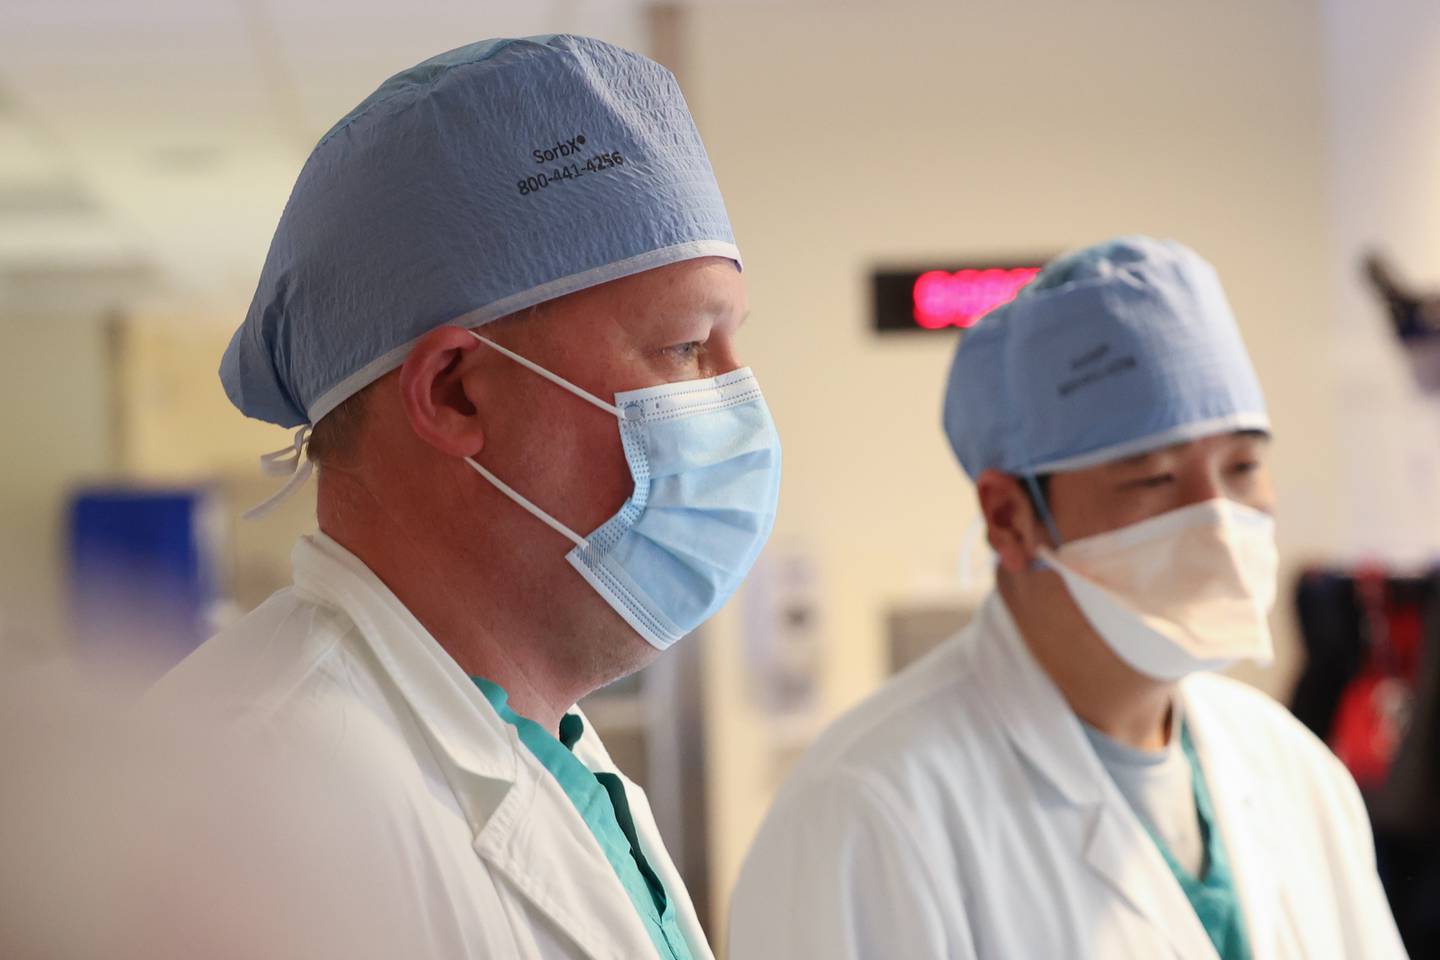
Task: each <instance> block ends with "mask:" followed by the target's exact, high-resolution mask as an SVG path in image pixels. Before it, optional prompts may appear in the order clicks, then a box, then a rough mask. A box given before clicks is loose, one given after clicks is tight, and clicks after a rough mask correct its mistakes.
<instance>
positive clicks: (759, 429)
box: [465, 330, 780, 650]
mask: <svg viewBox="0 0 1440 960" xmlns="http://www.w3.org/2000/svg"><path fill="white" fill-rule="evenodd" d="M470 335H471V336H473V337H474V338H475V339H477V340H479V341H480V342H481V343H484V344H486V345H487V346H490V347H492V348H493V349H495V350H497V351H498V352H500V353H502V354H504V355H505V356H507V357H509V358H510V359H511V360H514V361H515V362H516V363H519V364H521V365H523V366H525V367H526V368H528V369H529V370H531V371H533V372H534V373H536V374H538V375H539V376H542V377H544V378H545V379H547V380H549V381H550V382H551V383H554V384H555V385H557V386H559V387H562V388H564V389H566V390H568V391H570V392H571V393H573V394H575V395H576V396H577V397H580V398H581V399H582V400H585V401H586V402H588V403H591V404H594V405H595V406H597V407H599V408H600V409H602V410H605V411H606V412H608V413H610V414H612V415H613V416H614V417H615V418H616V422H617V424H618V425H619V430H620V440H621V443H622V444H623V446H624V449H625V460H626V462H627V463H628V464H629V466H630V475H631V477H632V478H633V479H634V481H635V492H634V493H632V494H631V495H630V498H629V499H628V500H626V501H625V504H624V506H622V507H621V508H620V512H619V513H617V514H615V516H613V517H611V518H610V519H609V520H607V521H606V522H605V523H604V524H602V525H601V526H600V528H599V529H597V530H595V531H594V532H593V533H591V534H590V535H589V536H585V537H582V536H580V535H579V534H577V533H575V532H574V531H573V530H571V529H570V528H569V527H567V526H565V525H564V524H563V523H561V522H560V521H558V520H556V519H555V518H554V517H552V516H551V515H550V514H548V513H546V512H545V511H544V510H542V509H540V507H538V506H536V505H535V504H534V503H532V502H531V501H530V500H528V499H526V498H525V497H524V496H523V495H521V494H520V493H519V492H518V491H517V490H515V489H514V488H513V487H511V486H509V485H508V484H506V483H505V482H504V481H502V480H501V479H500V478H499V477H497V476H495V474H493V473H492V472H490V471H489V470H487V469H486V468H485V467H483V466H481V465H480V464H479V463H477V462H475V460H473V459H472V458H470V457H466V458H465V462H466V463H468V464H469V465H470V466H471V467H472V468H474V469H475V471H476V472H477V473H479V474H480V475H481V476H482V477H484V478H485V479H486V480H488V481H490V483H492V484H493V485H494V486H495V487H496V489H498V490H499V491H500V492H501V493H503V494H505V495H506V496H507V497H509V498H510V499H511V500H513V501H514V502H515V503H517V504H518V505H520V506H521V507H523V508H524V509H525V510H527V511H529V512H530V513H531V514H533V515H534V516H535V517H536V518H538V519H539V520H541V521H542V522H544V523H545V524H547V525H548V526H549V527H550V528H551V529H553V530H555V531H557V532H559V533H560V534H562V535H564V536H565V537H567V538H569V540H570V541H571V542H572V543H574V544H575V548H574V549H573V550H571V551H570V553H569V554H567V555H566V559H567V560H568V561H569V562H570V565H571V566H573V567H574V568H575V569H576V570H578V571H579V572H580V575H581V576H582V577H584V578H585V579H586V581H587V582H588V583H589V584H590V585H591V586H592V587H594V588H595V591H596V592H597V593H599V594H600V596H601V597H603V598H604V599H605V601H606V602H607V603H609V604H610V606H611V607H613V608H614V609H615V612H617V613H619V614H620V616H622V617H624V618H625V621H626V622H627V623H629V624H630V626H632V627H633V628H635V630H636V632H637V633H639V634H640V636H642V637H644V638H645V639H646V640H647V641H648V642H649V643H650V644H651V645H652V646H654V647H655V648H656V649H659V650H664V649H666V648H668V647H669V646H671V645H672V644H673V643H675V641H677V640H679V639H680V638H681V637H683V636H685V635H686V634H687V633H690V632H691V631H692V630H694V629H695V628H696V627H698V626H700V624H702V623H704V622H705V621H706V620H707V619H709V618H710V617H711V616H712V615H713V614H714V613H715V612H716V611H717V610H719V609H720V607H721V606H723V605H724V603H725V601H726V600H728V599H730V597H731V596H732V595H734V593H735V591H736V590H737V589H739V587H740V583H741V581H743V580H744V579H745V575H746V574H747V573H749V572H750V568H751V567H752V566H753V565H754V563H755V560H756V558H757V557H758V556H759V555H760V550H761V548H763V547H764V546H765V541H766V540H767V539H768V538H769V536H770V530H771V528H772V527H773V526H774V524H775V506H776V503H777V502H778V500H779V498H780V437H779V435H778V434H777V433H776V430H775V422H774V421H773V420H772V419H771V417H770V408H769V407H767V406H766V405H765V398H764V397H763V396H762V395H761V393H760V385H759V383H758V382H757V381H756V379H755V375H754V374H753V373H751V372H750V370H749V369H741V370H736V371H734V372H732V373H727V374H724V375H722V376H719V377H712V378H710V379H707V380H686V381H682V382H680V383H667V384H661V385H660V386H657V387H648V388H646V389H643V390H628V391H625V392H623V393H617V394H616V395H615V402H614V403H613V404H611V403H607V402H605V401H604V400H601V399H600V398H599V397H596V396H595V395H594V394H592V393H589V392H588V391H586V390H584V389H582V388H580V387H577V386H576V385H575V384H573V383H570V382H569V381H568V380H565V379H564V378H562V377H559V376H557V375H556V374H553V373H551V372H550V371H549V370H546V369H545V368H543V367H541V366H539V365H538V364H536V363H534V362H532V361H530V360H527V359H526V358H524V357H522V356H520V355H519V354H517V353H514V352H513V351H511V350H508V349H506V348H505V347H502V346H500V345H499V344H498V343H495V342H494V341H491V340H489V339H487V338H485V337H482V336H480V334H478V333H475V332H474V331H473V330H472V331H470Z"/></svg>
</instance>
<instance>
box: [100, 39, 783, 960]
mask: <svg viewBox="0 0 1440 960" xmlns="http://www.w3.org/2000/svg"><path fill="white" fill-rule="evenodd" d="M739 268H740V261H739V252H738V250H737V248H736V246H735V243H734V238H733V237H732V235H731V230H730V225H729V221H728V219H727V217H726V215H725V209H724V205H723V203H722V201H721V198H720V193H719V188H718V186H717V185H716V182H715V178H714V175H713V173H712V171H711V169H710V165H709V161H708V159H707V157H706V154H705V150H704V147H703V146H702V144H701V142H700V139H699V136H698V134H697V132H696V130H695V127H694V124H693V122H692V120H691V117H690V113H689V110H688V109H687V107H686V104H685V101H684V98H683V97H682V96H681V94H680V91H679V88H678V87H677V85H676V83H675V80H674V78H673V77H672V76H671V75H670V73H669V71H667V70H665V69H664V68H663V67H661V66H660V65H658V64H656V63H654V62H652V61H650V60H648V59H646V58H644V57H642V56H639V55H637V54H634V53H631V52H629V51H626V50H621V49H619V48H616V47H614V46H611V45H609V44H606V43H602V42H600V41H597V40H592V39H589V38H585V37H573V36H549V37H535V38H529V39H523V40H508V39H507V40H492V41H485V42H482V43H476V44H472V45H470V46H467V47H462V48H460V49H457V50H453V51H450V52H449V53H446V54H442V55H440V56H438V57H435V58H432V59H431V60H428V61H426V62H424V63H422V64H419V65H417V66H416V67H414V68H412V69H410V70H407V71H405V72H404V73H402V74H399V75H397V76H396V77H393V78H391V79H390V80H389V81H387V82H386V83H385V84H384V85H382V86H381V87H380V89H379V90H377V91H376V92H375V93H374V94H373V95H372V96H371V97H369V98H367V99H366V100H365V101H364V102H362V103H361V104H360V105H359V106H358V107H356V109H355V110H353V111H352V112H351V113H350V114H349V115H347V116H346V117H345V118H343V119H342V120H341V121H340V122H339V123H337V124H336V126H335V127H334V128H333V129H332V130H331V132H330V133H328V134H327V135H326V136H325V137H324V138H323V139H322V140H321V141H320V143H319V145H318V146H317V147H316V148H315V151H314V153H313V154H312V155H311V157H310V160H309V162H307V164H306V165H305V168H304V170H303V171H302V172H301V175H300V179H299V181H298V182H297V184H296V186H295V189H294V192H293V194H292V195H291V198H290V202H289V204H288V205H287V207H286V209H285V213H284V215H283V217H282V219H281V221H280V225H279V228H278V229H277V231H276V235H275V239H274V241H273V243H272V245H271V248H270V254H269V257H268V258H267V260H266V264H265V268H264V270H263V272H262V274H261V278H260V283H259V286H258V289H257V292H256V295H255V299H254V302H253V304H252V306H251V309H250V312H249V315H248V316H247V317H246V319H245V322H244V324H243V325H242V326H241V327H240V329H239V330H238V331H237V333H236V334H235V336H234V339H233V340H232V341H231V344H230V348H229V349H228V350H227V351H226V354H225V357H224V360H223V361H222V365H221V379H222V381H223V383H224V386H225V389H226V392H227V393H228V394H229V396H230V398H231V400H232V401H233V402H234V403H235V405H236V406H237V407H238V408H239V409H240V410H241V412H243V413H244V414H246V415H247V416H251V417H255V418H258V419H261V420H266V421H269V422H272V423H276V424H279V425H281V426H286V427H290V428H295V427H299V428H300V430H299V433H298V434H297V435H296V438H295V446H294V448H293V450H289V451H281V452H280V453H278V454H272V455H269V456H268V457H267V458H266V460H267V463H268V464H269V465H270V466H272V467H279V468H281V469H282V471H284V472H291V473H292V474H293V477H294V479H293V480H292V482H291V483H289V484H287V485H286V488H287V491H288V490H290V489H293V487H294V486H295V485H296V484H298V483H299V482H303V480H304V478H305V476H306V475H307V474H308V473H309V471H310V463H311V461H314V462H316V463H318V464H319V492H318V520H319V527H320V529H319V531H317V532H315V533H314V534H312V535H310V536H305V537H302V538H301V539H300V541H299V543H298V545H297V546H296V548H295V552H294V568H295V584H294V587H293V588H291V589H286V590H282V591H281V592H279V593H277V594H276V595H275V596H273V597H272V598H271V599H270V600H268V601H267V602H265V603H264V604H262V605H261V606H260V607H259V608H257V609H256V610H255V611H253V612H252V613H250V614H249V615H248V616H246V617H245V618H244V619H242V620H240V621H239V622H238V623H237V624H235V625H234V626H232V627H230V628H229V629H227V630H225V631H223V632H222V633H221V634H219V635H218V636H216V637H215V638H214V639H212V640H210V641H209V642H207V643H206V644H204V645H203V646H202V647H201V648H200V649H199V650H198V651H197V652H195V653H194V654H193V655H192V656H191V657H190V658H189V659H187V660H186V661H185V662H184V663H182V664H181V665H180V666H179V667H178V668H176V670H175V671H174V672H173V673H172V674H171V675H170V676H169V677H167V678H166V679H165V680H164V681H162V684H161V688H160V689H159V690H158V691H157V692H156V694H155V697H154V702H155V705H156V709H157V710H159V711H161V712H162V713H163V714H164V715H166V716H168V717H171V718H173V721H172V723H171V726H172V727H184V726H187V725H191V724H195V723H201V724H203V725H204V726H203V727H202V729H203V730H204V732H205V734H206V737H207V739H206V740H205V741H204V742H203V744H202V746H203V747H204V749H205V750H206V751H207V752H208V753H210V754H212V755H213V756H210V757H203V758H199V759H198V760H197V761H196V762H197V763H198V764H200V770H201V771H203V776H201V775H199V774H196V773H195V772H194V771H193V770H192V771H188V776H185V777H180V776H176V777H175V781H176V782H177V783H179V784H180V787H177V788H171V787H169V786H166V787H165V788H164V791H163V793H164V795H163V796H161V797H158V798H156V803H158V804H160V805H162V806H163V808H164V809H165V810H166V811H167V813H166V816H167V817H169V818H170V819H167V820H162V821H160V822H158V824H157V826H158V827H159V829H160V832H161V833H162V837H161V841H163V842H165V843H166V844H167V845H168V846H172V847H173V845H174V843H173V838H174V837H181V838H184V839H185V840H186V841H188V842H187V843H186V844H185V845H184V847H183V848H182V849H179V850H174V849H169V850H166V851H165V852H164V855H163V857H160V858H154V857H152V858H150V860H149V862H148V863H147V868H148V869H144V870H141V869H136V870H132V875H133V876H134V877H135V878H136V880H135V886H137V887H139V888H140V889H141V891H142V892H143V894H144V896H145V897H146V898H147V904H148V906H147V908H146V912H148V913H150V914H152V915H153V917H154V919H156V920H157V921H158V922H156V923H151V924H148V925H145V924H142V925H141V926H142V928H143V929H142V930H141V932H140V936H138V937H134V938H126V942H127V943H140V944H143V945H142V946H140V947H138V948H137V949H138V950H140V952H141V953H142V955H144V956H147V957H157V956H163V957H171V956H176V957H178V956H185V957H202V956H203V957H229V956H235V957H276V958H279V957H336V958H344V960H355V958H358V957H376V958H380V957H384V958H399V957H406V958H417V957H433V958H447V960H448V958H461V957H473V958H492V957H493V958H496V960H500V958H505V960H509V958H519V957H525V958H541V957H544V958H559V957H564V958H581V957H589V958H597V960H598V958H620V957H624V958H627V960H628V958H639V957H660V958H662V960H700V958H704V957H707V956H709V954H710V951H709V948H708V946H707V945H706V939H705V935H704V932H703V931H702V930H701V929H700V925H699V923H698V921H697V918H696V913H695V911H694V909H693V907H692V905H691V903H690V900H689V898H688V896H687V895H686V892H685V888H684V886H683V884H682V883H681V881H680V878H679V876H678V874H677V872H676V870H675V868H674V866H673V865H672V864H671V862H670V859H669V857H668V856H667V855H666V852H665V847H664V844H663V843H662V841H661V838H660V836H659V833H658V831H657V829H656V826H655V823H654V819H653V817H652V816H651V815H650V812H649V807H648V804H647V803H646V799H645V795H644V793H643V792H642V791H641V790H640V789H639V787H637V786H636V785H635V784H634V783H631V782H630V781H628V780H627V779H626V778H625V777H624V776H623V774H622V773H621V772H620V771H618V770H617V769H616V768H615V765H614V764H613V763H612V762H611V760H610V759H609V757H608V756H607V754H606V752H605V749H604V747H603V745H602V744H601V743H600V742H599V740H598V739H597V738H596V735H595V733H594V731H593V730H590V729H589V728H588V726H587V724H586V723H585V720H584V718H583V715H581V714H580V713H579V712H578V711H577V710H575V709H574V704H575V703H576V701H577V700H579V699H580V698H582V697H584V696H585V695H586V694H588V693H590V692H592V691H594V690H596V689H597V688H599V687H601V686H604V685H605V684H607V683H610V682H612V681H614V680H616V679H617V678H620V677H623V676H625V675H627V674H630V673H632V672H634V671H635V670H638V669H640V668H641V667H643V666H644V665H646V664H647V663H650V662H651V661H652V660H653V659H654V658H655V657H657V656H659V654H660V653H661V652H662V651H663V650H665V649H666V648H667V647H669V646H670V645H671V644H673V643H676V642H678V641H680V640H681V639H682V638H683V637H684V636H685V635H686V634H688V633H690V632H691V631H693V630H694V629H695V628H696V627H698V626H699V625H700V624H701V623H702V622H704V621H705V620H706V619H707V618H708V617H709V616H710V615H711V614H713V613H714V612H715V611H716V610H717V609H718V608H719V607H720V605H722V604H723V603H724V602H725V601H726V599H727V598H728V597H729V596H730V595H731V594H732V593H733V592H734V591H735V589H736V588H737V587H738V586H739V584H740V582H741V580H742V579H743V578H744V576H745V574H746V573H747V571H748V570H749V568H750V566H751V565H752V563H753V562H754V560H755V558H756V556H757V555H758V554H759V552H760V550H761V548H762V547H763V545H764V542H765V540H766V537H767V536H768V534H769V532H770V529H771V526H772V524H773V521H774V512H775V506H776V501H777V498H778V494H779V470H780V450H779V441H778V438H777V436H776V433H775V428H774V423H773V421H772V420H771V417H770V413H769V410H768V409H767V407H766V405H765V401H764V399H763V397H762V395H761V393H760V389H759V386H758V384H757V382H756V379H755V377H754V376H753V375H752V374H751V372H750V371H749V370H748V369H745V368H742V367H741V366H740V363H739V360H738V359H737V347H736V335H737V332H738V330H739V328H740V325H741V324H742V323H743V322H744V319H745V315H746V313H747V309H748V306H747V300H746V294H745V285H744V282H743V280H742V278H741V274H740V269H739ZM312 428H313V433H312ZM217 721H224V722H217ZM212 734H213V735H214V737H215V738H217V739H214V740H211V739H208V738H209V737H210V735H212ZM171 794H178V796H179V799H178V800H177V799H176V797H174V796H171ZM157 860H159V861H161V862H159V863H158V865H157V862H156V861H157ZM175 864H179V865H181V866H182V867H183V868H184V869H183V871H182V873H181V874H180V876H179V878H178V879H179V881H180V882H179V883H176V882H175V881H176V880H177V876H176V874H175V873H174V872H173V871H167V869H166V868H168V867H172V866H173V865H175ZM156 877H159V878H160V881H157V880H156V879H155V878H156ZM166 881H168V882H166ZM151 941H154V942H155V943H157V944H158V945H150V942H151ZM117 949H118V945H117ZM110 955H113V954H110Z"/></svg>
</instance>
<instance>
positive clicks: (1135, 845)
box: [976, 594, 1216, 960]
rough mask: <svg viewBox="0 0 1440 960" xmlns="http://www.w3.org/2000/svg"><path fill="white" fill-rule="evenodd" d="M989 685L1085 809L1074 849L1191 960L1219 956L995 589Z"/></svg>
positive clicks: (1026, 742)
mask: <svg viewBox="0 0 1440 960" xmlns="http://www.w3.org/2000/svg"><path fill="white" fill-rule="evenodd" d="M980 616H981V618H982V619H981V624H982V627H981V643H980V648H979V649H978V650H977V654H976V655H977V657H978V662H979V666H980V669H981V671H982V672H983V673H984V675H985V677H986V683H985V684H983V688H984V689H986V690H988V691H991V695H990V698H991V702H992V704H993V706H994V709H995V710H996V712H997V713H998V714H999V715H1000V717H1001V721H1002V723H1003V725H1004V727H1005V729H1006V731H1007V733H1008V734H1009V737H1010V739H1011V741H1012V742H1013V743H1014V745H1015V747H1016V748H1017V749H1018V750H1019V751H1020V752H1021V753H1022V754H1023V755H1024V756H1025V757H1026V758H1027V759H1028V760H1029V762H1030V764H1031V765H1032V766H1033V768H1034V769H1035V770H1036V771H1038V772H1039V773H1040V774H1041V775H1042V776H1044V777H1045V778H1046V779H1047V780H1048V781H1050V783H1051V784H1052V785H1053V786H1054V787H1055V788H1056V790H1058V791H1059V793H1060V794H1061V796H1063V797H1064V798H1065V800H1066V802H1068V803H1069V804H1071V805H1072V806H1075V807H1079V808H1081V809H1084V810H1087V811H1088V812H1089V813H1090V816H1089V817H1087V818H1085V820H1084V822H1085V823H1086V824H1087V827H1086V829H1087V831H1088V832H1086V833H1084V834H1083V835H1080V836H1077V837H1075V854H1076V857H1077V858H1078V859H1082V860H1084V861H1085V863H1086V864H1087V865H1088V866H1089V868H1090V869H1092V870H1093V871H1094V872H1095V874H1096V875H1097V877H1098V878H1099V879H1100V880H1102V881H1103V882H1104V883H1105V884H1106V885H1107V886H1108V887H1109V888H1110V889H1111V890H1112V891H1113V892H1114V893H1115V894H1116V895H1117V896H1118V897H1120V898H1121V899H1123V900H1124V901H1125V902H1126V903H1127V904H1129V906H1130V908H1131V909H1133V910H1134V911H1135V913H1136V914H1138V915H1139V916H1140V917H1141V918H1143V919H1144V920H1145V921H1147V922H1148V923H1149V924H1150V925H1151V926H1153V927H1154V928H1156V929H1157V930H1158V931H1159V932H1160V933H1161V934H1162V935H1163V936H1164V938H1165V939H1167V940H1168V941H1169V943H1170V945H1171V947H1172V948H1173V949H1174V951H1175V954H1176V956H1179V957H1183V958H1186V960H1192V958H1193V960H1216V953H1215V947H1214V945H1213V944H1212V943H1211V942H1210V938H1209V936H1208V935H1207V934H1206V933H1205V928H1204V926H1203V925H1202V924H1201V923H1200V920H1199V918H1198V917H1197V916H1196V915H1195V911H1194V908H1192V907H1191V905H1190V901H1189V899H1188V898H1187V897H1186V896H1185V892H1184V890H1182V889H1181V887H1180V885H1179V883H1177V882H1176V880H1175V877H1174V876H1173V875H1172V874H1171V872H1170V868H1169V866H1168V865H1167V864H1166V863H1165V858H1164V857H1163V856H1162V855H1161V853H1160V851H1159V850H1158V849H1157V848H1156V846H1155V843H1154V841H1153V840H1152V839H1151V838H1150V835H1149V834H1148V833H1147V832H1146V830H1145V828H1144V826H1143V825H1142V824H1141V823H1140V820H1139V818H1138V817H1137V816H1136V815H1135V813H1134V812H1133V811H1132V810H1131V809H1130V807H1129V804H1128V803H1127V802H1126V800H1125V798H1124V796H1123V795H1121V793H1120V791H1119V788H1117V787H1116V786H1115V785H1114V784H1113V783H1112V782H1111V781H1110V777H1109V775H1108V774H1107V773H1106V772H1105V768H1104V766H1103V765H1102V764H1101V762H1100V759H1099V758H1098V757H1097V756H1095V751H1094V748H1092V747H1091V746H1090V743H1089V741H1088V740H1087V739H1086V737H1085V733H1084V730H1082V729H1081V726H1080V721H1079V719H1078V718H1077V717H1076V716H1075V713H1074V711H1073V710H1071V709H1070V705H1069V704H1068V703H1066V702H1065V699H1064V697H1063V696H1062V695H1061V693H1060V691H1059V690H1058V689H1057V688H1056V687H1055V685H1054V683H1053V682H1052V681H1051V680H1050V678H1049V676H1047V675H1046V674H1045V672H1044V670H1043V669H1042V668H1041V667H1040V665H1039V664H1038V663H1036V662H1035V659H1034V657H1033V656H1032V655H1031V653H1030V651H1029V648H1028V647H1027V646H1026V645H1025V641H1024V639H1023V638H1022V637H1021V636H1020V631H1019V628H1018V627H1017V626H1016V625H1015V622H1014V620H1013V618H1012V617H1011V615H1010V611H1009V610H1008V609H1007V608H1006V606H1005V602H1004V600H1003V599H1002V598H1001V597H1000V596H999V594H993V595H992V596H991V597H990V598H989V600H988V601H987V602H986V604H985V607H984V609H983V610H982V611H981V614H980Z"/></svg>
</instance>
